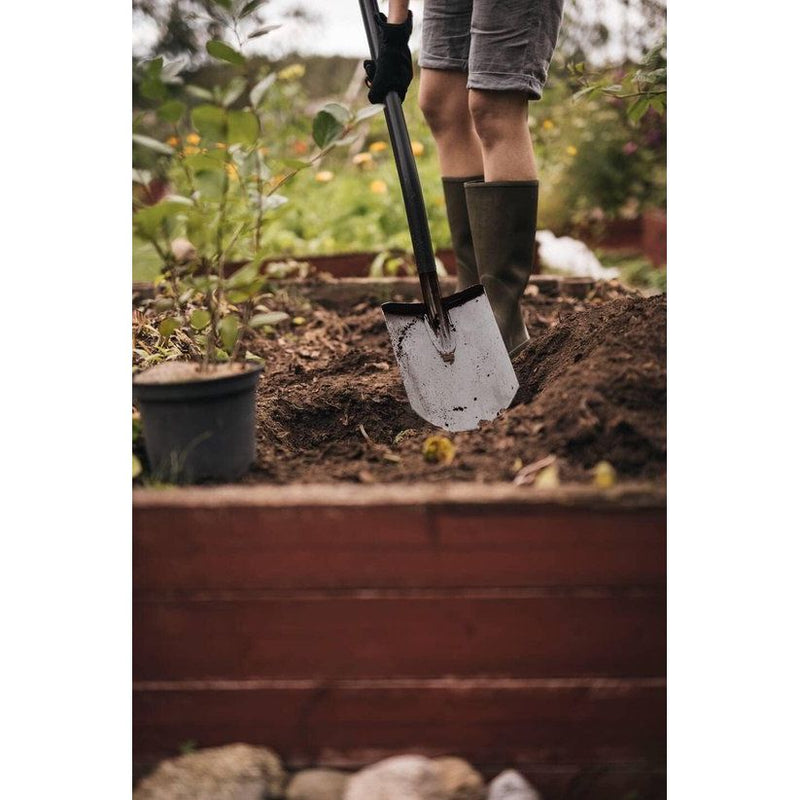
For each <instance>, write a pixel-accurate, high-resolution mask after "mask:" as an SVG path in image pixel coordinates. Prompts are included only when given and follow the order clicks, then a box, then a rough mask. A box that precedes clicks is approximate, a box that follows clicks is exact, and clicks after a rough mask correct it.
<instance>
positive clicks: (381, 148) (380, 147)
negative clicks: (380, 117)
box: [369, 142, 389, 153]
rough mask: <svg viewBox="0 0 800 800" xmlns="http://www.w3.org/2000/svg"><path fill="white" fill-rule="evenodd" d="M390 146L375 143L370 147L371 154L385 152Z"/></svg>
mask: <svg viewBox="0 0 800 800" xmlns="http://www.w3.org/2000/svg"><path fill="white" fill-rule="evenodd" d="M388 146H389V145H387V144H386V142H373V143H372V144H371V145H370V146H369V151H370V153H381V152H383V151H384V150H385V149H386V148H387V147H388Z"/></svg>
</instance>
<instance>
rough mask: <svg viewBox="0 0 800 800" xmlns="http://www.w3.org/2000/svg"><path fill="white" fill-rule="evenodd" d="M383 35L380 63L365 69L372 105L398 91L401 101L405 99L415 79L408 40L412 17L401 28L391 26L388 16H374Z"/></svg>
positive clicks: (367, 64) (369, 63)
mask: <svg viewBox="0 0 800 800" xmlns="http://www.w3.org/2000/svg"><path fill="white" fill-rule="evenodd" d="M375 19H376V21H377V23H378V28H379V29H380V34H381V44H380V49H379V51H378V58H377V61H371V60H370V61H365V62H364V70H365V72H366V73H367V78H366V80H365V81H364V83H366V84H367V86H369V94H368V95H367V97H368V98H369V101H370V103H383V102H384V101H385V100H386V95H387V94H389V92H392V91H395V92H397V94H398V95H399V97H400V102H402V101H403V100H405V98H406V92H407V91H408V85H409V84H410V83H411V78H412V77H413V76H414V69H413V67H412V66H411V51H410V50H409V49H408V40H409V38H410V37H411V25H412V18H411V12H410V11H409V12H408V18H407V19H406V21H405V22H402V23H400V24H399V25H392V24H391V23H390V22H388V21H387V19H386V14H382V13H380V12H378V14H377V15H376V17H375Z"/></svg>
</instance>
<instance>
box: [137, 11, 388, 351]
mask: <svg viewBox="0 0 800 800" xmlns="http://www.w3.org/2000/svg"><path fill="white" fill-rule="evenodd" d="M258 5H259V4H258V3H252V2H251V3H242V2H239V1H238V0H232V2H230V3H228V2H223V3H221V4H220V9H218V13H219V18H220V20H221V21H223V22H224V23H225V26H226V27H228V28H230V30H231V31H232V32H233V34H234V35H235V37H236V39H237V41H238V42H239V48H238V49H237V48H234V47H232V46H231V45H229V44H228V43H226V42H224V41H222V40H221V39H214V40H212V41H209V42H208V43H207V45H206V50H207V52H208V53H209V55H211V56H213V57H214V58H216V59H219V60H220V61H222V62H225V63H226V64H230V65H233V66H235V67H237V68H239V69H240V73H238V74H234V75H232V76H229V78H228V80H227V81H226V82H225V83H224V84H222V85H215V86H213V87H211V88H210V89H207V88H204V87H196V86H194V85H190V86H187V87H186V88H185V89H184V90H183V91H182V96H180V97H178V96H174V92H175V91H176V90H175V88H174V86H173V85H172V84H173V83H175V82H174V81H173V78H174V77H175V75H174V69H173V68H172V67H171V66H170V65H166V64H165V60H164V59H163V58H161V57H159V58H155V59H152V60H151V61H149V62H147V63H145V64H143V65H141V68H140V70H139V77H140V80H141V83H142V94H143V95H144V96H146V97H149V98H150V99H152V100H153V101H154V102H156V103H157V107H156V109H155V110H156V117H157V119H158V120H159V121H160V123H161V124H166V125H168V126H169V129H170V130H171V135H170V136H169V137H168V138H167V141H166V142H162V141H161V140H160V139H158V138H156V137H155V136H152V135H149V132H148V133H144V132H142V131H141V130H137V131H135V133H134V135H133V141H134V144H135V147H134V166H135V171H134V181H135V183H136V184H138V185H139V186H142V187H144V189H145V191H143V192H138V193H137V192H135V193H134V217H133V225H134V232H135V235H136V237H137V239H138V242H139V248H138V249H137V248H135V249H134V253H135V255H136V254H137V253H141V252H142V243H147V245H149V254H150V257H152V253H153V252H154V253H155V254H156V255H157V257H158V258H159V260H160V265H161V266H160V272H161V275H162V278H163V280H164V281H166V283H167V284H168V285H169V287H170V296H169V297H168V298H160V299H159V301H158V302H162V303H168V304H169V306H168V307H167V306H165V307H164V308H160V307H155V310H156V311H165V310H169V311H170V315H169V316H168V317H165V318H163V319H162V320H161V321H160V323H159V325H158V335H159V340H160V342H161V343H162V345H164V344H166V343H167V342H168V341H173V340H174V341H177V340H178V339H179V338H180V337H179V334H180V336H183V337H184V338H185V339H186V340H187V341H191V342H194V343H195V344H197V343H199V342H200V341H201V338H202V344H203V345H204V352H205V358H204V360H205V362H206V363H210V362H211V361H214V360H215V359H219V358H227V357H233V358H236V357H239V356H242V355H243V353H242V352H241V350H242V348H241V347H240V342H241V338H242V337H241V334H242V331H243V330H246V329H247V328H248V327H252V323H253V319H252V318H253V313H254V310H255V309H254V306H255V300H256V297H257V295H258V294H259V293H260V292H261V291H262V289H263V285H264V279H263V277H262V276H261V275H260V274H259V266H260V264H261V262H262V260H263V258H264V256H265V255H267V254H268V253H269V249H270V248H269V246H268V245H267V244H266V242H265V240H264V232H265V230H266V228H267V226H268V225H269V224H270V223H271V222H272V221H273V218H276V217H277V216H278V214H279V210H280V209H282V208H283V206H284V205H285V204H288V202H289V198H288V197H287V196H286V195H285V194H284V193H283V192H285V190H286V188H288V184H289V183H290V182H291V181H292V180H293V179H294V178H295V177H296V176H298V175H300V174H302V173H309V174H310V173H312V172H313V171H314V170H317V168H318V165H319V164H320V162H321V161H322V160H323V159H324V158H325V157H326V156H328V154H329V153H331V151H332V150H333V149H334V148H335V147H337V146H340V145H341V144H342V143H347V142H348V141H352V140H349V139H348V137H349V136H350V135H351V134H353V133H354V132H355V131H356V130H357V129H358V128H359V126H363V125H366V124H367V123H366V120H367V119H368V118H369V117H370V116H371V115H372V114H373V111H372V108H369V109H361V110H360V111H359V112H354V111H351V110H350V109H349V108H347V107H345V106H344V105H341V104H339V103H328V104H327V105H326V106H325V107H324V108H323V109H321V110H320V111H318V112H317V113H316V115H315V116H314V117H313V120H311V123H310V125H309V121H308V120H307V118H306V117H305V114H304V113H303V112H302V111H300V109H301V108H302V106H303V105H304V98H303V95H302V92H301V91H300V87H299V79H300V78H302V76H303V72H304V70H303V67H302V66H301V65H290V66H288V67H286V68H284V69H282V70H280V71H279V72H277V73H264V71H259V72H257V73H256V74H255V75H253V74H252V73H251V70H250V69H249V67H250V64H249V61H248V58H247V56H246V55H245V53H244V51H243V49H242V47H243V36H244V40H246V39H248V38H249V39H252V38H257V37H260V36H263V35H266V34H267V33H269V31H270V30H272V29H273V28H274V27H275V26H264V25H261V26H256V27H255V28H253V27H252V26H251V30H250V32H249V33H246V28H247V25H248V24H249V23H251V22H252V21H253V20H254V19H255V17H254V12H255V10H256V8H257V6H258ZM165 70H168V74H167V73H165ZM168 83H170V86H169V87H168ZM176 85H179V84H176ZM145 86H146V91H145ZM170 95H172V96H170ZM198 100H200V101H201V102H199V103H198V102H197V101H198ZM248 101H249V103H248ZM309 128H310V131H309ZM309 133H310V134H311V140H309ZM311 142H313V144H312V143H311ZM314 145H315V146H314ZM287 149H288V152H286V150H287ZM145 154H147V155H146V156H145ZM298 155H299V156H301V157H300V158H296V157H294V156H298ZM154 158H155V159H156V160H155V162H154V161H153V159H154ZM320 174H321V173H320V172H316V175H317V176H319V175H320ZM154 175H161V176H163V181H164V183H165V185H167V186H168V193H167V194H165V195H163V196H160V197H158V198H156V199H155V201H154V200H153V197H152V193H151V192H150V191H149V189H150V186H151V184H152V181H153V176H154ZM279 189H281V193H279V192H278V190H279ZM162 194H163V193H162ZM234 259H240V260H243V261H244V262H245V266H244V267H242V268H241V269H240V270H238V271H237V272H236V273H235V274H234V275H232V276H226V274H225V267H226V265H227V264H228V263H229V262H230V261H232V260H234ZM237 305H238V308H237V307H235V306H237ZM258 311H259V314H260V316H258V315H257V316H256V317H255V321H256V322H257V323H258V325H259V326H261V327H264V326H272V325H277V324H279V323H280V322H281V321H283V319H284V316H282V315H281V314H282V312H272V311H271V310H270V309H269V308H261V309H259V310H258ZM176 337H178V338H176Z"/></svg>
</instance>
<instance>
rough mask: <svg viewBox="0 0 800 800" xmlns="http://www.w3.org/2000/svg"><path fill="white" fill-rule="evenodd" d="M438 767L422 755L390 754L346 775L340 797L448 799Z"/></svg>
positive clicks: (353, 799)
mask: <svg viewBox="0 0 800 800" xmlns="http://www.w3.org/2000/svg"><path fill="white" fill-rule="evenodd" d="M439 776H440V770H439V768H438V767H437V766H436V764H434V762H433V761H431V760H430V759H429V758H425V757H424V756H392V757H391V758H386V759H384V760H383V761H378V762H377V763H376V764H372V765H371V766H369V767H365V768H364V769H362V770H361V771H360V772H357V773H356V774H355V775H353V776H352V777H351V778H350V781H349V782H348V784H347V791H346V792H345V795H344V800H448V798H447V795H446V794H445V791H444V789H443V788H442V785H441V782H440V778H439Z"/></svg>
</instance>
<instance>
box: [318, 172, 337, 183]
mask: <svg viewBox="0 0 800 800" xmlns="http://www.w3.org/2000/svg"><path fill="white" fill-rule="evenodd" d="M314 180H315V181H319V182H320V183H327V182H328V181H332V180H333V173H332V172H331V171H330V170H328V169H323V170H320V171H319V172H318V173H317V174H316V175H315V176H314Z"/></svg>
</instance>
